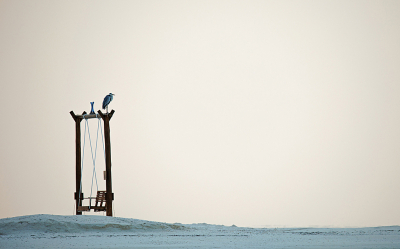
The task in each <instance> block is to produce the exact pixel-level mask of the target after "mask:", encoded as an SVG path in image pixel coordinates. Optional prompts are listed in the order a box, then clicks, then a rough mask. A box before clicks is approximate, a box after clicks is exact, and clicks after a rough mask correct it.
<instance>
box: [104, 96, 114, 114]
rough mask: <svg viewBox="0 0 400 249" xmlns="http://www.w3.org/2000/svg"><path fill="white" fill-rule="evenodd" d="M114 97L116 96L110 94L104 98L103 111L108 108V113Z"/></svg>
mask: <svg viewBox="0 0 400 249" xmlns="http://www.w3.org/2000/svg"><path fill="white" fill-rule="evenodd" d="M114 95H115V94H112V93H110V94H108V95H107V96H105V97H104V100H103V110H104V109H106V108H107V113H108V105H109V104H110V102H111V101H112V100H113V96H114Z"/></svg>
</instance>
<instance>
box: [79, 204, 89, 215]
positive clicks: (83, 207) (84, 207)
mask: <svg viewBox="0 0 400 249" xmlns="http://www.w3.org/2000/svg"><path fill="white" fill-rule="evenodd" d="M77 209H78V210H79V211H80V213H81V214H82V211H85V212H87V211H90V208H89V207H88V206H79V207H78V208H77Z"/></svg>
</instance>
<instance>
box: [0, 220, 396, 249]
mask: <svg viewBox="0 0 400 249" xmlns="http://www.w3.org/2000/svg"><path fill="white" fill-rule="evenodd" d="M193 247H196V248H400V227H399V226H391V227H373V228H243V227H236V226H229V227H228V226H222V225H209V224H187V225H186V224H185V225H183V224H178V223H175V224H169V223H162V222H154V221H145V220H138V219H128V218H118V217H106V216H89V215H86V216H85V215H82V216H61V215H30V216H20V217H13V218H6V219H1V220H0V248H193Z"/></svg>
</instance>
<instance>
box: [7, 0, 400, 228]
mask: <svg viewBox="0 0 400 249" xmlns="http://www.w3.org/2000/svg"><path fill="white" fill-rule="evenodd" d="M399 13H400V2H399V1H364V0H363V1H252V0H249V1H234V0H232V1H224V0H221V1H207V0H205V1H184V0H182V1H176V0H171V1H152V0H149V1H102V0H100V1H99V0H96V1H77V0H72V1H43V0H39V1H19V0H13V1H11V0H2V1H0V86H1V95H2V97H1V98H0V106H1V108H2V121H1V123H0V138H1V139H0V148H1V149H0V199H1V200H2V201H1V204H0V218H5V217H14V216H20V215H30V214H55V215H73V214H74V210H75V207H74V199H73V196H74V192H75V147H74V146H75V130H74V127H75V123H74V120H73V119H72V117H71V116H70V114H69V112H70V111H74V112H75V113H76V114H79V113H82V112H83V111H86V112H89V111H90V102H92V101H94V102H95V104H94V105H95V108H94V109H95V110H96V111H97V110H99V109H101V103H102V101H103V98H104V97H105V96H106V95H107V94H108V93H110V92H112V93H114V94H115V97H114V100H113V101H112V102H111V104H110V110H111V109H114V110H115V113H114V116H113V118H112V119H111V122H110V129H111V153H112V158H111V159H112V181H113V192H114V195H115V201H114V212H115V216H118V217H125V218H136V219H145V220H152V221H160V222H171V223H174V222H178V223H209V224H223V225H232V224H235V225H237V226H252V227H300V226H320V227H321V226H336V227H363V226H384V225H400V212H399V210H400V198H399V195H400V181H399V180H398V178H399V175H400V167H399V166H400V153H399V152H400V98H399V96H400V70H399V68H400V15H399ZM88 126H89V128H90V132H91V133H90V134H91V140H92V143H93V145H92V146H93V148H94V147H95V138H96V131H97V121H96V120H95V119H92V120H90V121H88ZM82 134H84V123H82ZM86 135H87V137H86V142H87V143H86V146H85V152H84V153H85V159H84V163H83V165H84V171H83V172H84V173H83V178H82V184H83V192H84V194H85V196H86V197H87V196H89V195H90V191H91V179H92V175H93V174H92V172H93V163H92V161H91V158H90V157H91V154H90V146H89V145H88V141H89V140H88V134H86ZM82 139H83V137H82ZM103 154H104V153H103V152H102V144H101V136H99V138H98V150H97V154H96V155H97V160H96V175H97V178H98V189H99V190H102V189H104V190H105V183H104V180H102V171H103V170H104V155H103ZM92 214H93V213H92ZM97 214H98V215H103V213H97Z"/></svg>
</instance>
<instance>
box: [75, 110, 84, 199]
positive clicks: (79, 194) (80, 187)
mask: <svg viewBox="0 0 400 249" xmlns="http://www.w3.org/2000/svg"><path fill="white" fill-rule="evenodd" d="M85 116H86V114H84V115H83V118H85ZM85 144H86V123H85V131H84V133H83V147H82V163H81V182H80V185H79V193H78V196H77V197H78V205H80V203H81V193H82V175H83V174H82V173H83V159H84V158H85Z"/></svg>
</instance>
